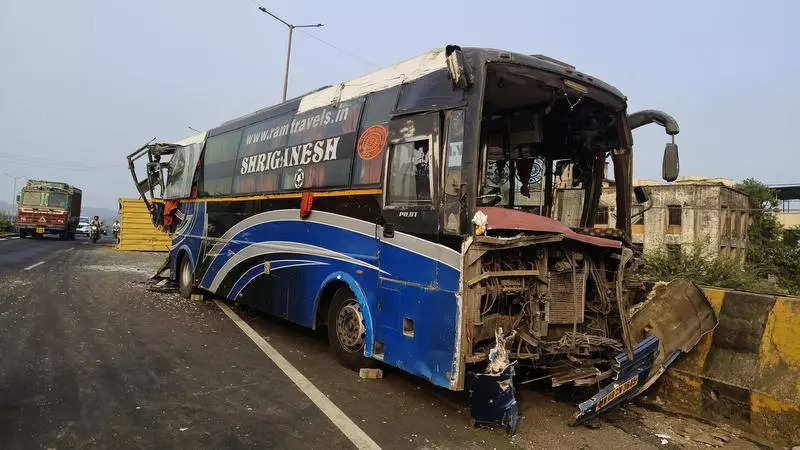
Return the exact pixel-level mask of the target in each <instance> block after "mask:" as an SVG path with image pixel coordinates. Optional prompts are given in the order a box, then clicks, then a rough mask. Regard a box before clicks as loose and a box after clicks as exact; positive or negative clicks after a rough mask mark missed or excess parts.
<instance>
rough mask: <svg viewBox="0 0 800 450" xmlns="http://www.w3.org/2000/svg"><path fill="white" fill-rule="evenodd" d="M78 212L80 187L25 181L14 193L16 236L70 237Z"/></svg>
mask: <svg viewBox="0 0 800 450" xmlns="http://www.w3.org/2000/svg"><path fill="white" fill-rule="evenodd" d="M80 215H81V190H80V189H78V188H76V187H74V186H70V185H68V184H66V183H60V182H57V181H40V180H29V181H28V183H27V184H26V185H25V187H23V188H22V191H21V192H20V194H19V195H18V196H17V224H18V226H19V237H21V238H24V237H26V236H35V237H42V236H43V235H44V234H57V235H58V236H59V237H60V238H61V239H74V238H75V231H76V230H77V228H78V221H79V217H80Z"/></svg>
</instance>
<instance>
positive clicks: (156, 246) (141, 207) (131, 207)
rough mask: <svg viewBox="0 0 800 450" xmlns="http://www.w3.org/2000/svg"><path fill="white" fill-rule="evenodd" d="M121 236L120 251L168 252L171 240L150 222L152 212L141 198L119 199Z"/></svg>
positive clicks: (118, 247)
mask: <svg viewBox="0 0 800 450" xmlns="http://www.w3.org/2000/svg"><path fill="white" fill-rule="evenodd" d="M119 217H120V234H119V243H118V244H117V249H118V250H138V251H149V252H167V251H169V249H170V246H171V243H172V242H171V240H170V237H169V235H168V234H167V233H165V232H164V231H162V230H159V229H158V228H156V227H155V226H154V225H153V222H152V221H151V220H150V212H149V211H148V210H147V206H145V204H144V201H142V199H140V198H120V199H119Z"/></svg>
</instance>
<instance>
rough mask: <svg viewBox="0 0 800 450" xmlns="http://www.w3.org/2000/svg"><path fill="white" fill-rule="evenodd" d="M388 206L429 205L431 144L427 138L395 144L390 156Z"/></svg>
mask: <svg viewBox="0 0 800 450" xmlns="http://www.w3.org/2000/svg"><path fill="white" fill-rule="evenodd" d="M389 158H390V159H389V183H388V185H389V191H388V193H387V203H388V204H418V203H430V201H431V187H430V174H429V173H430V161H431V152H430V142H429V140H428V139H422V140H415V141H408V142H400V143H397V144H394V145H392V148H391V151H390V154H389Z"/></svg>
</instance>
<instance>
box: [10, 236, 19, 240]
mask: <svg viewBox="0 0 800 450" xmlns="http://www.w3.org/2000/svg"><path fill="white" fill-rule="evenodd" d="M9 239H19V236H11V237H10V238H9Z"/></svg>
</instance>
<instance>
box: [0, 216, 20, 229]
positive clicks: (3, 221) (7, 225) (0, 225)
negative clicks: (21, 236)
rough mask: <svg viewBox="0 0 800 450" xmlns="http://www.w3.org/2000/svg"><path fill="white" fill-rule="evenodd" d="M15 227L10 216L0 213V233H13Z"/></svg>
mask: <svg viewBox="0 0 800 450" xmlns="http://www.w3.org/2000/svg"><path fill="white" fill-rule="evenodd" d="M14 230H16V225H15V224H14V219H13V217H12V216H8V215H6V214H2V213H0V232H5V231H14Z"/></svg>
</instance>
